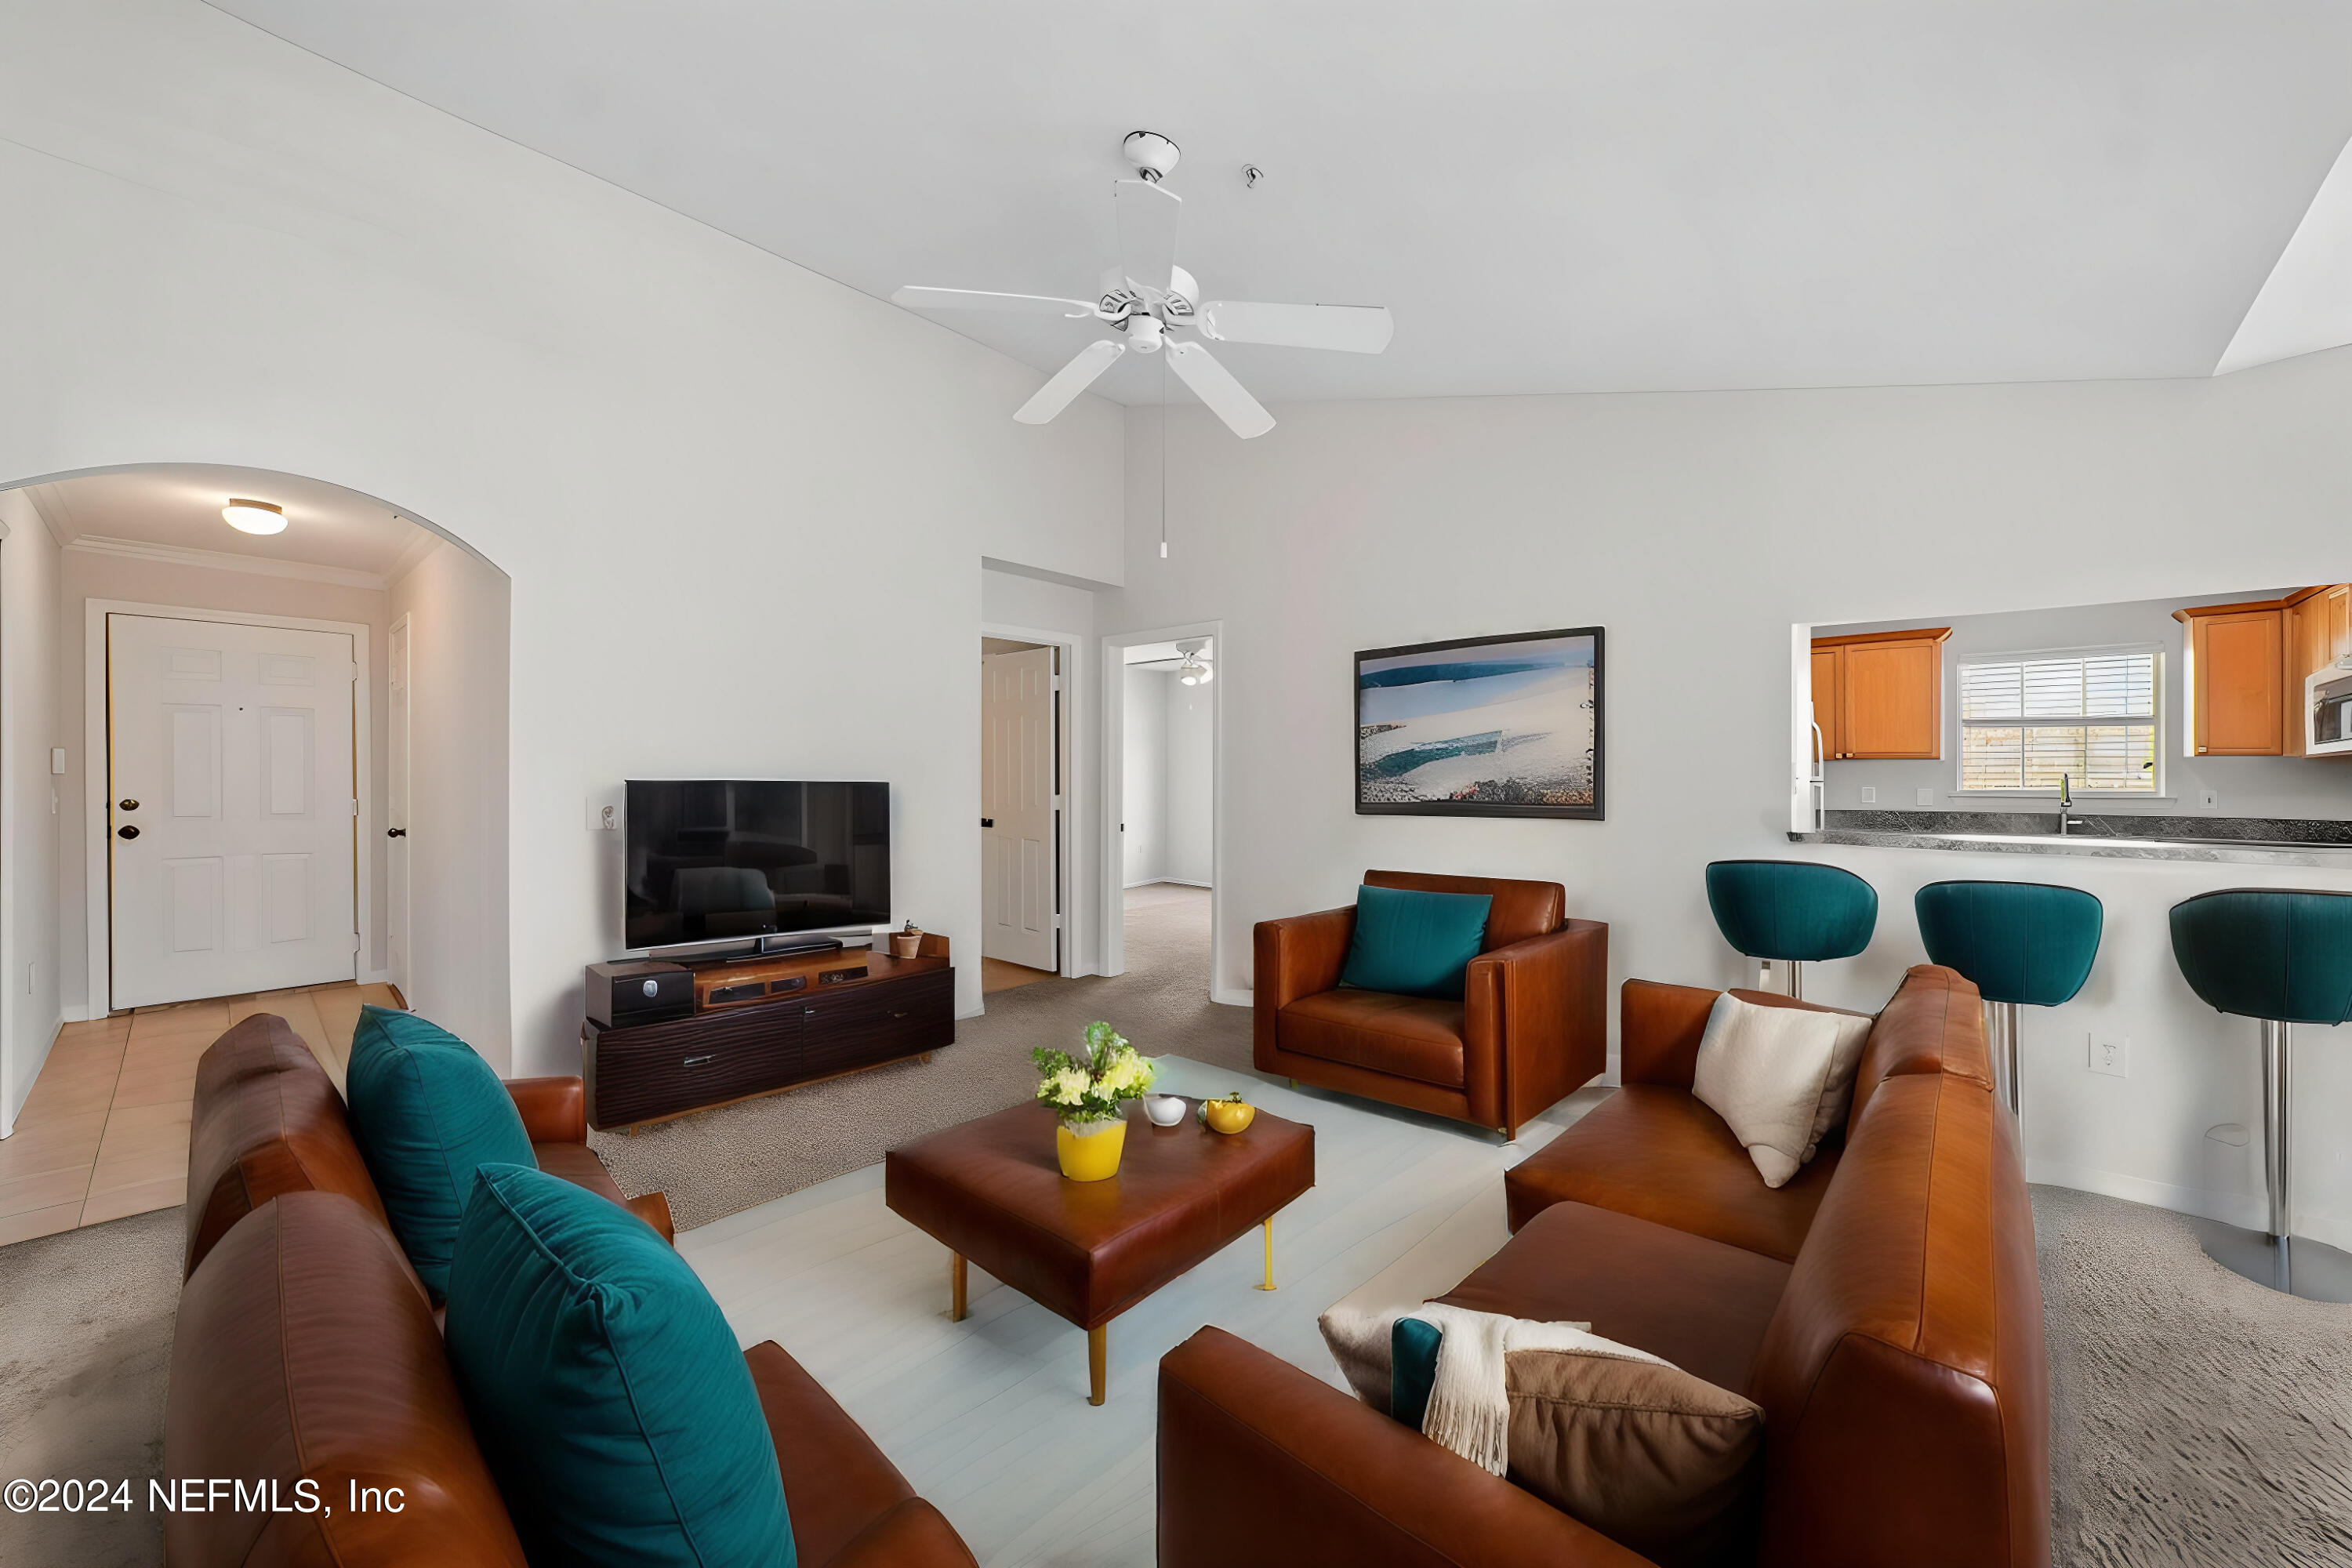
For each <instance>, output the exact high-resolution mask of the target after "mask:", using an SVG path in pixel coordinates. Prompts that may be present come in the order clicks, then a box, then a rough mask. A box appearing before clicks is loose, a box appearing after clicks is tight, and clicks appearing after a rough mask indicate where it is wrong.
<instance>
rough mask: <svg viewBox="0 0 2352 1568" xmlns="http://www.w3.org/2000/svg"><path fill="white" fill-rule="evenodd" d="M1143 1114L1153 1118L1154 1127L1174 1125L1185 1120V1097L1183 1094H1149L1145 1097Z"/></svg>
mask: <svg viewBox="0 0 2352 1568" xmlns="http://www.w3.org/2000/svg"><path fill="white" fill-rule="evenodd" d="M1143 1114H1144V1115H1146V1116H1149V1117H1150V1118H1151V1125H1153V1126H1154V1127H1173V1126H1175V1125H1176V1124H1177V1123H1178V1122H1179V1121H1183V1120H1184V1097H1183V1096H1182V1095H1181V1094H1147V1095H1145V1096H1144V1097H1143Z"/></svg>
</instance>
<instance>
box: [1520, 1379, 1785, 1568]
mask: <svg viewBox="0 0 2352 1568" xmlns="http://www.w3.org/2000/svg"><path fill="white" fill-rule="evenodd" d="M1604 1346H1605V1347H1607V1348H1606V1349H1602V1348H1601V1347H1604ZM1504 1361H1505V1365H1506V1374H1505V1381H1506V1386H1507V1389H1508V1392H1509V1394H1510V1401H1511V1436H1510V1449H1511V1469H1510V1479H1512V1480H1513V1481H1515V1482H1517V1484H1518V1485H1520V1486H1522V1487H1524V1488H1526V1489H1528V1491H1531V1492H1533V1493H1535V1494H1536V1495H1537V1496H1538V1497H1540V1498H1542V1499H1543V1500H1545V1501H1546V1502H1549V1503H1550V1504H1551V1505H1552V1506H1553V1507H1554V1508H1557V1509H1559V1510H1560V1511H1561V1512H1563V1513H1566V1514H1569V1515H1570V1516H1571V1517H1573V1518H1574V1519H1576V1520H1578V1521H1580V1522H1582V1523H1585V1524H1588V1525H1591V1527H1592V1528H1593V1529H1595V1530H1597V1531H1601V1533H1602V1534H1603V1535H1606V1536H1608V1537H1609V1538H1610V1539H1611V1540H1612V1541H1615V1542H1618V1543H1619V1544H1621V1545H1623V1546H1627V1547H1630V1548H1632V1549H1633V1551H1635V1552H1640V1553H1641V1554H1642V1555H1643V1556H1644V1557H1647V1558H1649V1559H1650V1560H1651V1561H1652V1562H1653V1563H1658V1564H1660V1565H1661V1568H1684V1565H1685V1564H1697V1563H1715V1562H1718V1561H1730V1560H1732V1559H1733V1558H1734V1557H1735V1556H1736V1555H1737V1549H1738V1547H1740V1546H1741V1545H1743V1544H1745V1543H1748V1539H1749V1537H1750V1535H1751V1533H1752V1531H1753V1530H1754V1519H1755V1507H1756V1500H1757V1498H1758V1495H1759V1492H1758V1487H1759V1482H1760V1480H1761V1479H1762V1470H1763V1465H1762V1462H1761V1461H1762V1456H1763V1446H1764V1412H1763V1410H1762V1408H1761V1407H1760V1406H1759V1405H1757V1404H1756V1403H1755V1402H1754V1401H1752V1400H1748V1399H1743V1398H1742V1397H1740V1396H1739V1395H1738V1394H1733V1393H1731V1392H1729V1391H1728V1390H1727V1389H1721V1388H1717V1387H1716V1386H1715V1384H1711V1383H1708V1382H1706V1381H1705V1380H1704V1379H1701V1378H1696V1377H1693V1376H1692V1375H1691V1374H1690V1373H1686V1372H1684V1371H1683V1370H1682V1369H1680V1368H1679V1367H1675V1366H1673V1365H1670V1364H1669V1363H1665V1362H1663V1361H1659V1360H1658V1359H1656V1358H1655V1357H1654V1356H1649V1355H1645V1354H1643V1352H1640V1351H1636V1350H1633V1349H1632V1348H1631V1347H1629V1346H1621V1345H1616V1344H1614V1343H1612V1342H1610V1341H1607V1340H1600V1339H1596V1340H1595V1341H1594V1346H1593V1348H1591V1349H1587V1350H1515V1351H1511V1352H1508V1353H1507V1355H1506V1356H1505V1358H1504ZM1750 1549H1751V1550H1752V1547H1751V1548H1750Z"/></svg>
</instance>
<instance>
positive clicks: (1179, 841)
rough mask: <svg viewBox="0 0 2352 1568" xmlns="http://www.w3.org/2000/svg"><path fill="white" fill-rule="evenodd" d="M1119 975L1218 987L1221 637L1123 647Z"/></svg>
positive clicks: (1119, 835) (1120, 713)
mask: <svg viewBox="0 0 2352 1568" xmlns="http://www.w3.org/2000/svg"><path fill="white" fill-rule="evenodd" d="M1118 654H1119V658H1120V661H1121V669H1120V672H1119V675H1120V704H1119V798H1118V804H1117V807H1116V809H1117V812H1118V818H1117V820H1118V838H1119V846H1118V847H1119V857H1118V874H1119V883H1120V889H1121V894H1122V896H1121V900H1120V903H1119V909H1120V922H1119V923H1120V934H1121V938H1122V945H1123V948H1124V966H1123V968H1122V970H1121V971H1120V972H1121V973H1129V974H1135V973H1153V974H1155V975H1156V974H1159V973H1162V972H1165V973H1168V974H1169V975H1171V976H1173V975H1175V974H1178V973H1182V974H1185V975H1187V976H1196V977H1197V984H1199V985H1200V986H1201V988H1202V990H1204V991H1205V990H1207V989H1209V988H1210V987H1211V985H1212V975H1211V969H1210V949H1211V945H1212V940H1213V909H1214V900H1215V883H1216V874H1215V865H1216V775H1217V766H1216V745H1217V741H1216V736H1217V726H1216V711H1217V709H1216V704H1217V693H1216V689H1215V681H1216V655H1217V647H1216V639H1215V638H1214V637H1211V636H1206V635H1203V636H1199V637H1171V638H1169V639H1168V640H1166V641H1155V642H1139V643H1136V644H1133V645H1131V646H1129V647H1123V648H1120V649H1119V650H1118Z"/></svg>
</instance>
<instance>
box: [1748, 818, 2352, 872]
mask: <svg viewBox="0 0 2352 1568" xmlns="http://www.w3.org/2000/svg"><path fill="white" fill-rule="evenodd" d="M1789 837H1790V841H1791V842H1792V843H1797V844H1856V845H1869V846H1871V847H1877V848H1887V849H1946V850H1951V849H1959V850H1973V851H1976V852H1978V853H1980V854H1994V855H2087V856H2093V857H2098V858H2106V859H2116V860H2202V861H2210V862H2219V863H2222V864H2237V865H2247V866H2326V867H2328V868H2333V869H2337V870H2352V822H2330V821H2314V820H2309V819H2304V818H2277V817H2261V816H2095V815H2084V814H2083V813H2079V812H2078V813H2076V814H2075V816H2074V827H2073V830H2072V831H2071V832H2070V833H2069V834H2068V836H2067V837H2063V838H2061V837H2059V836H2058V814H2057V813H2056V812H2010V811H1832V812H1831V813H1829V814H1828V826H1827V827H1826V828H1825V829H1824V830H1822V831H1821V832H1818V833H1791V834H1790V835H1789Z"/></svg>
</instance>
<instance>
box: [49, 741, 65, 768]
mask: <svg viewBox="0 0 2352 1568" xmlns="http://www.w3.org/2000/svg"><path fill="white" fill-rule="evenodd" d="M65 771H66V749H65V748H64V747H63V746H51V747H50V748H49V772H51V773H64V772H65Z"/></svg>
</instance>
